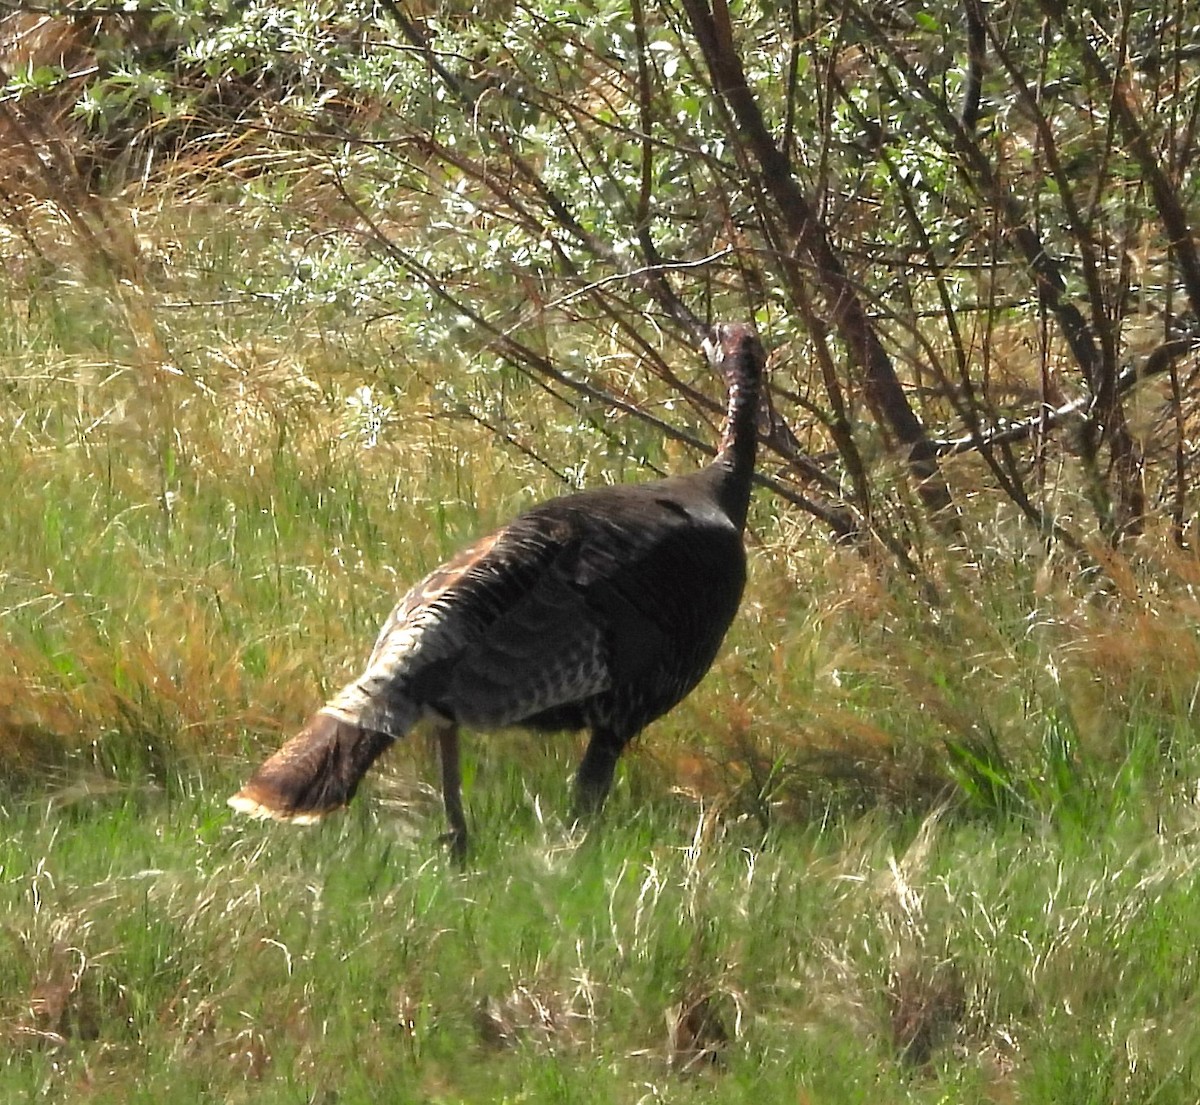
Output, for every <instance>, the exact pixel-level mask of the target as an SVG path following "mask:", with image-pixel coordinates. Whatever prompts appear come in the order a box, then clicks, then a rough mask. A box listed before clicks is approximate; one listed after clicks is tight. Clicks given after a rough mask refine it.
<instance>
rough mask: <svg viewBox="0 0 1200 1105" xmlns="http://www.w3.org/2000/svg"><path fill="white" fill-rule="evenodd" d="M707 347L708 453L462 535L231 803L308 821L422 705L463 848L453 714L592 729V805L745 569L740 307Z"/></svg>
mask: <svg viewBox="0 0 1200 1105" xmlns="http://www.w3.org/2000/svg"><path fill="white" fill-rule="evenodd" d="M704 349H705V352H706V353H707V355H708V358H709V360H710V362H711V363H712V364H713V366H714V367H716V368H718V369H719V370H720V371H721V373H722V375H723V377H724V379H725V382H726V387H727V390H728V400H727V411H726V420H725V428H724V432H723V434H722V437H721V442H720V447H719V449H718V452H717V456H716V458H715V459H714V460H713V461H712V463H710V464H709V465H708V466H707V467H705V468H703V469H701V470H700V471H698V472H693V473H691V474H689V475H686V476H674V477H671V478H669V479H664V480H655V481H653V482H651V483H642V484H631V485H625V486H617V487H603V488H596V489H594V490H590V491H583V492H579V493H578V494H574V495H567V496H564V497H563V498H559V499H552V500H551V501H549V502H546V503H543V504H541V505H540V506H537V507H534V508H533V509H532V510H530V511H528V512H527V513H525V514H522V515H520V516H519V517H518V518H516V519H515V520H514V521H512V522H510V523H509V524H508V525H506V526H504V527H503V528H502V529H499V530H497V531H496V532H495V533H493V534H491V535H490V536H488V537H485V538H483V539H482V540H480V541H477V542H475V543H474V544H473V545H470V546H468V547H467V548H465V549H463V551H462V552H460V553H459V554H458V555H457V556H455V557H454V558H453V559H451V560H450V561H448V562H447V563H446V564H444V565H442V567H440V568H438V569H437V570H436V571H434V572H432V573H431V574H430V575H429V576H427V577H426V578H425V579H423V580H422V581H421V582H420V583H418V584H417V585H416V586H415V587H414V588H413V589H412V590H411V591H409V592H408V594H407V595H405V596H404V598H403V599H401V600H400V603H399V605H398V606H397V607H396V608H395V610H393V611H392V613H391V615H390V617H389V618H388V620H387V622H386V623H385V625H384V627H383V630H382V631H381V632H380V634H379V639H378V641H377V642H376V644H375V649H374V651H373V652H372V654H371V658H370V660H369V661H368V663H367V669H366V671H365V673H364V674H363V675H362V676H361V677H360V678H358V679H356V680H355V681H354V682H353V683H351V684H350V685H349V686H347V687H346V688H345V689H344V690H342V691H341V692H340V693H339V694H338V695H336V696H335V697H334V698H333V699H332V700H331V701H330V702H329V703H328V704H327V705H326V706H324V707H323V708H322V709H321V710H320V711H319V712H318V713H317V714H316V715H315V716H314V717H313V718H312V720H311V721H309V723H308V725H307V726H306V727H305V728H304V729H303V730H302V731H301V732H300V733H298V734H297V735H296V736H294V737H293V738H292V739H291V740H289V741H288V742H287V743H286V744H284V745H283V747H282V748H280V749H279V751H278V752H276V753H275V755H273V756H272V757H271V758H270V759H269V760H267V761H266V762H265V763H264V764H263V765H262V766H261V767H260V768H259V769H258V771H257V772H256V773H255V775H254V776H253V778H251V780H250V781H249V782H248V783H247V784H246V785H245V787H243V788H242V789H241V790H240V791H239V792H238V793H237V794H236V795H234V796H233V797H232V798H230V800H229V804H230V805H231V806H233V808H234V809H236V810H240V811H241V812H243V813H249V814H251V815H254V816H257V817H273V818H276V819H278V820H283V821H296V822H310V821H315V820H317V819H318V818H320V817H321V816H322V815H323V814H326V813H328V812H330V811H331V810H334V809H337V808H338V807H340V806H343V805H345V804H346V803H347V802H349V801H350V799H351V798H352V797H353V796H354V792H355V789H356V788H357V786H358V783H359V780H361V779H362V777H363V775H364V774H365V773H366V772H367V769H368V768H370V766H371V764H372V763H373V762H374V761H375V759H376V758H377V757H378V756H379V754H380V753H381V752H383V750H384V749H385V748H387V746H388V745H389V744H391V743H392V741H393V740H395V739H397V738H399V737H403V736H404V735H405V734H407V733H408V731H409V730H410V729H411V728H412V727H413V726H414V725H415V724H416V723H417V722H418V721H420V720H422V719H423V718H429V719H431V720H432V721H433V723H434V725H435V726H436V729H437V734H438V738H439V744H440V750H441V760H442V795H443V799H444V801H445V805H446V816H447V819H448V820H449V822H450V827H451V832H450V833H449V834H448V839H449V840H450V842H451V844H452V846H453V848H454V851H455V853H456V855H457V856H458V857H459V858H461V857H462V856H463V855H465V852H466V845H467V824H466V819H465V817H464V815H463V808H462V799H461V796H460V793H459V792H460V778H459V759H458V729H459V726H460V725H462V726H466V727H467V728H469V729H494V728H500V727H503V726H510V725H519V726H524V727H526V728H531V729H535V730H563V729H583V728H587V729H590V730H591V741H590V743H589V744H588V747H587V751H586V753H585V754H584V757H583V761H582V763H581V764H580V766H579V772H578V775H577V776H576V792H577V804H578V808H579V811H580V812H581V813H586V812H589V811H593V810H596V809H598V808H599V807H600V806H601V805H602V804H603V802H604V799H605V797H606V796H607V794H608V790H609V786H610V784H611V782H612V776H613V770H614V768H615V767H616V762H617V758H618V757H619V756H620V754H621V750H622V749H623V748H624V747H625V745H626V744H627V743H628V742H629V741H630V740H631V739H632V738H633V737H634V736H635V735H636V734H637V733H638V732H639V731H640V730H641V729H642V728H643V727H644V726H645V725H646V724H648V723H649V722H651V721H653V720H654V719H655V718H657V717H659V716H661V715H662V714H664V713H666V712H667V711H668V710H669V709H670V708H671V707H672V706H674V705H675V704H676V703H677V702H679V701H680V699H682V698H683V697H684V695H686V694H687V693H688V692H689V691H690V690H691V689H692V688H693V687H694V686H695V685H696V684H697V683H698V682H699V681H700V679H701V677H702V676H703V675H704V673H705V672H706V671H707V670H708V668H709V665H710V664H711V663H712V661H713V657H714V656H715V655H716V653H717V649H718V648H719V647H720V644H721V641H722V639H723V638H724V636H725V631H726V630H727V629H728V628H729V624H730V622H731V621H732V620H733V616H734V614H735V613H736V612H737V608H738V604H739V603H740V601H741V597H742V588H743V586H744V585H745V581H746V554H745V550H744V548H743V547H742V530H743V528H744V527H745V523H746V510H747V507H748V505H749V501H750V483H751V478H752V476H753V472H754V455H755V449H756V444H757V442H756V431H755V426H756V421H757V412H758V403H759V385H760V379H761V376H762V370H763V363H764V356H763V350H762V346H761V345H760V344H759V340H758V336H757V335H756V333H755V332H754V329H753V328H752V327H750V326H748V325H740V324H736V325H735V324H722V325H718V326H716V327H714V328H713V330H712V333H711V334H710V336H709V338H708V339H707V340H706V341H705V343H704Z"/></svg>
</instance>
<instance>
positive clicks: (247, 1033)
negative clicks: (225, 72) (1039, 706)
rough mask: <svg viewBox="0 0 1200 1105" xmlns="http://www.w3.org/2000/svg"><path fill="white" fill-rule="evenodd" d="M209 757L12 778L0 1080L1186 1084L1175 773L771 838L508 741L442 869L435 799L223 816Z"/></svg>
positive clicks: (215, 1091)
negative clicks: (696, 1022) (106, 776)
mask: <svg viewBox="0 0 1200 1105" xmlns="http://www.w3.org/2000/svg"><path fill="white" fill-rule="evenodd" d="M228 782H229V780H224V779H220V778H219V777H218V778H216V779H207V780H205V783H207V784H210V785H212V789H209V786H208V785H197V784H196V783H195V782H194V781H193V783H192V787H191V793H187V794H185V793H181V792H176V791H174V790H173V789H171V788H168V790H167V791H165V792H164V791H153V792H144V793H131V792H129V791H128V790H123V791H122V790H114V791H112V792H110V793H103V792H102V793H98V794H92V795H89V794H85V793H78V794H76V795H74V796H72V797H71V799H70V800H64V801H54V800H50V801H49V802H39V803H35V802H27V803H21V804H19V805H15V806H12V807H10V809H9V810H8V816H7V818H6V831H5V838H4V842H3V846H2V848H0V870H2V872H3V881H2V884H0V886H2V893H0V918H2V926H3V932H4V934H5V943H6V945H7V949H6V954H5V956H4V964H5V965H4V967H3V968H2V971H3V974H2V977H3V991H4V993H5V994H6V995H7V997H6V999H5V1004H4V1010H3V1012H4V1017H5V1023H6V1028H7V1039H8V1045H9V1046H8V1048H7V1053H6V1055H5V1057H4V1060H3V1063H2V1065H0V1092H2V1093H3V1096H4V1099H5V1100H8V1101H20V1100H45V1099H49V1100H66V1099H74V1100H96V1101H106V1100H113V1101H116V1100H147V1101H149V1100H155V1099H161V1098H162V1097H163V1096H164V1095H170V1096H174V1097H180V1096H182V1097H185V1098H195V1099H200V1098H203V1097H204V1096H205V1095H213V1096H216V1097H220V1098H221V1099H241V1098H243V1097H245V1098H247V1099H253V1100H256V1101H284V1102H290V1101H310V1100H333V1099H334V1098H333V1096H331V1095H333V1094H336V1100H338V1101H349V1102H355V1101H364V1102H366V1101H373V1100H399V1101H408V1100H412V1101H429V1100H445V1101H501V1100H530V1099H536V1100H548V1101H576V1100H578V1101H604V1100H612V1101H631V1102H632V1101H638V1100H642V1099H643V1098H644V1097H645V1095H646V1094H647V1093H653V1094H654V1095H656V1096H658V1097H661V1098H665V1099H667V1100H691V1099H700V1098H703V1099H704V1100H717V1101H742V1100H747V1099H749V1098H751V1097H753V1096H759V1097H762V1096H763V1095H766V1096H767V1097H769V1098H770V1099H772V1100H776V1099H791V1098H792V1097H794V1096H795V1095H796V1094H797V1093H799V1094H800V1095H801V1100H804V1099H805V1097H804V1095H805V1094H807V1095H808V1099H811V1100H816V1101H860V1100H861V1101H868V1100H879V1099H880V1095H881V1094H882V1097H883V1099H884V1100H895V1101H930V1102H933V1101H944V1100H947V1099H948V1098H950V1099H960V1100H965V1099H969V1098H976V1099H992V1100H1014V1099H1015V1100H1031V1101H1062V1100H1071V1101H1080V1102H1102V1101H1113V1100H1121V1101H1142V1100H1145V1101H1151V1100H1153V1101H1178V1102H1188V1101H1191V1100H1194V1095H1195V1092H1196V1089H1197V1085H1198V1083H1197V1075H1200V1071H1198V1070H1197V1068H1196V1063H1197V1060H1196V1056H1197V1055H1198V1054H1200V1029H1198V1028H1197V1027H1196V1019H1195V1017H1194V1011H1195V1010H1194V995H1195V992H1196V984H1197V972H1198V971H1200V965H1198V961H1197V959H1196V957H1195V955H1194V948H1195V946H1196V941H1197V939H1198V938H1200V920H1198V918H1200V901H1198V900H1197V896H1198V894H1200V891H1197V888H1196V881H1195V879H1194V878H1193V877H1192V874H1193V868H1194V865H1195V863H1196V858H1197V853H1196V838H1195V825H1194V808H1193V805H1192V801H1191V797H1190V796H1187V797H1181V798H1180V799H1179V800H1178V801H1177V802H1176V803H1174V804H1173V805H1172V807H1171V808H1170V809H1169V810H1167V811H1164V813H1165V814H1166V816H1167V817H1168V819H1175V820H1176V821H1177V824H1176V825H1175V826H1173V827H1172V828H1170V829H1160V828H1159V827H1157V826H1154V827H1148V826H1146V825H1145V824H1144V822H1143V820H1142V819H1138V818H1133V819H1129V818H1125V819H1118V820H1117V821H1116V822H1115V823H1114V824H1113V825H1111V826H1110V829H1109V832H1108V833H1107V834H1106V836H1105V837H1104V838H1103V839H1102V840H1100V841H1097V840H1095V839H1088V838H1085V837H1083V836H1081V835H1078V834H1071V835H1064V834H1060V833H1057V832H1056V831H1054V828H1053V826H1047V827H1046V828H1044V829H1042V830H1034V829H1032V828H1031V827H1030V826H1028V825H1019V824H1013V825H1011V826H1008V827H1005V828H997V827H996V826H994V825H987V826H981V825H979V824H977V823H973V822H971V821H969V820H963V819H960V818H957V817H955V816H953V815H951V814H943V815H942V816H941V817H937V816H933V817H930V818H929V819H927V820H926V821H925V822H924V823H917V822H914V821H912V820H906V819H898V818H888V817H885V816H882V815H879V814H875V815H871V816H868V817H865V818H863V817H848V818H833V819H830V820H828V821H827V822H826V823H824V824H823V825H810V826H806V827H801V826H788V827H787V828H786V829H780V830H779V831H776V832H773V833H771V834H770V835H769V836H768V838H767V839H766V840H765V841H763V840H761V839H760V838H759V836H758V834H757V833H756V832H752V831H749V829H748V827H747V826H746V825H744V824H742V825H739V824H737V823H736V822H730V821H728V820H726V819H723V818H721V817H720V816H719V815H718V814H715V813H714V812H713V811H712V810H710V809H707V808H705V807H703V806H700V805H696V804H694V803H691V802H685V801H677V802H674V803H671V802H659V803H652V804H649V805H647V804H644V803H638V804H637V805H633V804H631V802H630V800H629V795H628V793H626V792H622V793H618V795H617V796H616V800H615V803H614V808H613V809H612V810H610V815H609V817H608V819H607V821H606V823H605V825H604V827H603V829H602V830H601V831H600V832H599V834H598V835H596V836H594V837H592V838H591V839H587V840H582V841H581V840H579V839H578V838H574V837H572V836H571V835H570V834H569V833H568V831H567V830H566V829H565V828H564V827H563V826H562V824H561V823H560V822H559V821H558V819H557V817H556V816H555V815H554V814H546V813H545V810H546V809H547V808H551V809H553V808H554V807H556V806H558V805H561V804H562V803H561V801H560V799H561V797H562V796H561V795H560V794H558V793H557V790H558V787H557V779H555V778H549V779H543V778H539V777H535V778H534V779H532V780H531V779H529V778H527V777H526V778H518V777H517V775H516V773H515V772H511V771H510V772H509V773H508V774H507V777H505V778H501V779H498V780H497V781H496V782H495V783H494V784H493V787H492V789H491V802H492V804H493V805H494V806H504V805H506V804H507V805H508V806H509V809H508V811H507V812H508V814H509V816H507V817H504V816H503V814H504V812H505V811H504V810H503V809H497V810H495V812H494V813H493V815H492V817H491V819H489V820H487V821H485V820H482V819H480V820H478V821H477V824H476V828H477V833H476V839H477V841H478V842H479V847H478V851H477V856H476V859H475V862H474V863H473V864H472V866H471V868H470V869H469V870H468V871H467V872H466V873H463V874H459V873H457V872H456V871H455V870H454V869H453V868H452V867H451V866H450V865H449V864H448V863H447V862H445V861H444V860H443V859H441V858H440V857H438V855H437V850H436V845H435V843H434V833H435V831H436V829H437V827H438V825H437V819H436V817H431V818H430V819H428V820H426V819H425V818H419V819H418V831H417V834H416V838H415V839H414V838H413V835H412V826H413V822H412V820H411V818H408V817H405V816H403V815H402V814H401V812H400V811H399V810H398V808H396V807H394V806H392V805H389V804H386V803H385V804H382V805H380V804H379V803H378V802H375V801H372V800H370V799H368V800H367V801H364V802H362V803H360V804H359V805H358V806H357V807H356V808H355V809H354V810H353V811H352V812H351V813H350V814H349V815H348V816H347V817H345V818H343V819H340V820H338V821H335V822H332V823H330V824H329V825H327V826H325V827H323V828H321V829H318V830H316V831H312V832H295V831H288V830H287V829H286V828H282V827H278V826H269V827H263V826H260V825H246V824H242V823H237V822H233V821H231V820H230V819H229V818H228V817H226V815H225V813H224V812H223V810H222V809H221V807H220V804H219V801H218V800H219V798H220V795H221V793H222V790H221V787H222V785H228ZM541 782H546V784H547V787H546V793H545V794H544V795H542V796H541V797H540V799H539V801H538V802H537V803H534V801H533V797H532V796H533V795H536V794H538V793H539V790H540V788H539V787H538V784H539V783H541ZM539 809H540V810H541V811H542V813H541V815H540V816H539V814H538V813H537V810H539ZM700 1003H704V1004H703V1008H704V1009H706V1010H707V1013H708V1019H707V1022H703V1020H702V1022H701V1023H706V1024H707V1027H706V1028H703V1027H702V1028H701V1029H699V1039H696V1037H695V1036H693V1035H689V1033H688V1031H687V1030H686V1029H684V1030H682V1031H680V1030H678V1029H677V1030H676V1032H675V1035H674V1038H673V1037H672V1033H671V1031H670V1028H669V1026H670V1025H671V1024H672V1023H673V1022H677V1021H678V1020H679V1019H680V1013H679V1010H680V1007H681V1006H683V1007H684V1008H694V1007H696V1006H697V1005H699V1004H700ZM906 1033H907V1034H906ZM914 1037H919V1038H920V1040H921V1041H923V1042H920V1043H918V1044H917V1045H915V1046H917V1047H920V1048H922V1049H923V1050H922V1052H921V1054H920V1055H919V1056H917V1057H916V1059H918V1060H919V1061H906V1059H905V1055H904V1045H905V1044H911V1043H912V1039H913V1038H914ZM706 1048H708V1049H711V1050H709V1051H705V1049H706ZM911 1058H913V1057H910V1059H911ZM134 1087H136V1091H135V1090H134ZM138 1095H141V1096H138ZM322 1095H325V1096H322Z"/></svg>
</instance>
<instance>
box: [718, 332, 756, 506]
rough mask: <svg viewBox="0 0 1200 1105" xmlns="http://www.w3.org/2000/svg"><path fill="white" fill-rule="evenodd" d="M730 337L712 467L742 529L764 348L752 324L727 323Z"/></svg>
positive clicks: (720, 495)
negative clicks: (724, 401)
mask: <svg viewBox="0 0 1200 1105" xmlns="http://www.w3.org/2000/svg"><path fill="white" fill-rule="evenodd" d="M728 329H729V330H735V331H736V337H735V338H733V339H731V338H730V337H729V336H727V335H722V341H721V346H722V350H723V354H722V357H721V364H720V368H721V373H722V375H723V376H724V377H725V381H726V387H727V388H728V401H727V406H726V408H725V425H724V427H723V429H722V432H721V443H720V445H719V446H718V447H717V457H716V460H715V461H713V464H712V469H713V470H714V471H715V472H716V473H717V476H718V491H717V495H718V498H719V499H720V502H721V507H722V509H723V510H724V511H725V513H726V514H727V515H728V516H729V518H730V520H731V521H732V522H733V523H734V524H735V525H736V526H737V528H738V529H739V530H740V529H742V528H743V527H744V526H745V525H746V512H747V510H748V509H749V506H750V480H751V477H752V476H753V475H754V458H755V454H756V453H757V451H758V427H757V422H758V393H759V386H760V381H761V379H762V368H763V352H762V347H761V346H760V345H759V343H758V338H757V336H756V335H755V334H754V331H753V330H751V329H750V328H749V327H740V326H739V327H736V328H734V327H728Z"/></svg>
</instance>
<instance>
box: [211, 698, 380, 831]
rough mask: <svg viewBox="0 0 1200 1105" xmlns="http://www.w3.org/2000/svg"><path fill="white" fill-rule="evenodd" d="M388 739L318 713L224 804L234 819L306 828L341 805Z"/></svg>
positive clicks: (347, 799)
mask: <svg viewBox="0 0 1200 1105" xmlns="http://www.w3.org/2000/svg"><path fill="white" fill-rule="evenodd" d="M391 743H392V738H391V737H390V736H388V735H387V734H386V733H378V732H375V731H374V730H371V729H364V728H362V726H360V725H354V724H353V723H351V722H348V721H343V720H341V719H340V718H338V717H335V716H334V715H333V714H327V713H325V712H323V711H322V712H321V713H318V714H316V715H315V716H314V717H313V718H312V720H311V721H310V722H309V723H308V724H307V725H306V726H305V727H304V728H303V729H302V730H301V731H300V732H299V733H297V734H296V735H295V736H294V737H292V739H291V740H289V741H288V742H287V743H286V744H285V745H284V746H283V747H282V748H280V749H279V751H278V752H276V753H275V755H274V756H272V757H271V758H270V759H269V760H267V762H266V763H264V764H263V765H262V767H260V768H259V769H258V771H256V772H255V773H254V776H253V778H251V780H250V781H249V782H248V783H247V784H246V785H245V786H244V787H242V789H241V790H239V791H238V792H237V794H235V795H234V796H233V797H232V798H230V799H229V805H231V806H232V807H233V808H234V809H235V810H237V811H238V812H239V813H246V814H249V815H250V816H252V817H262V818H267V817H270V818H274V819H275V820H276V821H292V822H296V823H298V824H309V823H311V822H314V821H318V820H320V818H322V817H323V816H324V815H325V814H327V813H332V812H333V811H334V810H336V809H340V808H341V807H342V806H344V805H346V803H348V802H349V801H350V799H351V798H353V797H354V792H355V791H356V790H357V789H358V784H359V781H360V780H361V779H362V777H363V776H364V775H365V774H366V773H367V769H368V768H369V767H370V766H371V764H373V763H374V762H375V760H376V759H377V758H378V757H379V755H380V753H381V752H383V750H384V749H385V748H387V746H388V745H389V744H391Z"/></svg>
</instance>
